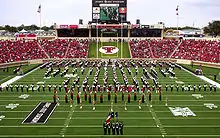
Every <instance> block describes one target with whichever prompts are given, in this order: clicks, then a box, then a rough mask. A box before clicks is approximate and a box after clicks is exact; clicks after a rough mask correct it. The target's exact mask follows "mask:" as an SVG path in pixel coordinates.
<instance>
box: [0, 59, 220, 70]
mask: <svg viewBox="0 0 220 138" xmlns="http://www.w3.org/2000/svg"><path fill="white" fill-rule="evenodd" d="M132 59H133V60H137V61H138V60H144V59H138V58H132ZM61 60H80V59H79V58H77V59H74V58H73V59H36V60H26V61H19V62H11V63H2V64H0V68H5V67H15V66H20V65H29V64H42V63H44V62H48V61H61ZM88 60H91V61H95V60H101V59H96V58H88ZM122 60H130V58H127V59H126V58H124V59H122ZM147 60H149V61H155V62H163V61H166V62H174V63H177V64H186V65H202V66H205V67H212V68H220V63H210V62H202V61H193V60H183V59H169V58H167V59H162V58H160V59H157V58H152V59H147Z"/></svg>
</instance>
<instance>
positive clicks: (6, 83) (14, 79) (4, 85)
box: [1, 66, 40, 88]
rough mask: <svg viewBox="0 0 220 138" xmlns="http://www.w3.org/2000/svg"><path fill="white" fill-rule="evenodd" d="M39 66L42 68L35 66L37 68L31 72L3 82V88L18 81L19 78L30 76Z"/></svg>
mask: <svg viewBox="0 0 220 138" xmlns="http://www.w3.org/2000/svg"><path fill="white" fill-rule="evenodd" d="M39 68H40V66H39V67H37V68H35V69H33V70H32V71H30V72H28V73H26V74H24V75H21V76H16V77H14V78H12V79H10V80H8V81H6V82H4V83H2V84H1V87H2V88H5V87H6V86H7V85H10V84H12V83H14V82H16V81H17V80H19V79H21V78H24V77H25V76H28V75H29V74H31V73H32V72H34V71H36V70H38V69H39Z"/></svg>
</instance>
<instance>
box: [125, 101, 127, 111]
mask: <svg viewBox="0 0 220 138" xmlns="http://www.w3.org/2000/svg"><path fill="white" fill-rule="evenodd" d="M125 111H127V103H126V102H125Z"/></svg>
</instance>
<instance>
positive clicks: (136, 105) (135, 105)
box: [0, 104, 220, 107]
mask: <svg viewBox="0 0 220 138" xmlns="http://www.w3.org/2000/svg"><path fill="white" fill-rule="evenodd" d="M152 105H153V106H156V107H167V106H165V105H157V104H152ZM215 105H216V106H220V105H218V104H215ZM5 106H6V105H0V107H5ZM22 106H23V107H34V105H19V107H22ZM83 106H85V107H92V105H83ZM109 106H110V105H107V104H105V105H104V104H103V105H96V107H109ZM117 106H118V107H124V105H117ZM169 106H179V105H178V104H176V105H174V104H170V105H169ZM184 106H189V107H205V106H204V105H184V104H183V105H182V104H181V107H184ZM59 107H69V105H59ZM127 107H138V104H133V105H127Z"/></svg>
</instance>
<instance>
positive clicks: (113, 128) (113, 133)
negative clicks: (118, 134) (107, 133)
mask: <svg viewBox="0 0 220 138" xmlns="http://www.w3.org/2000/svg"><path fill="white" fill-rule="evenodd" d="M111 127H112V135H115V123H112V125H111Z"/></svg>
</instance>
